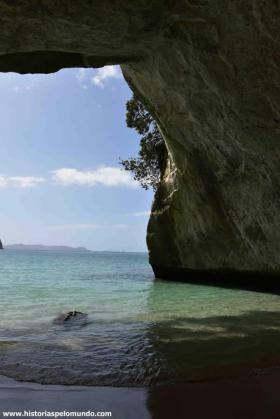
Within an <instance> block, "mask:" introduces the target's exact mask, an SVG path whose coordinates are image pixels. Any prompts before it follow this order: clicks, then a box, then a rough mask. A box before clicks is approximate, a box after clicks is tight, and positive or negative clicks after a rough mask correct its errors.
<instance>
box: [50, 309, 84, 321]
mask: <svg viewBox="0 0 280 419" xmlns="http://www.w3.org/2000/svg"><path fill="white" fill-rule="evenodd" d="M87 318H88V315H87V314H86V313H82V312H80V311H76V310H73V311H68V312H67V313H63V314H60V315H59V316H58V317H57V318H56V319H54V321H53V323H54V324H65V323H67V324H68V323H69V324H70V323H71V324H72V323H73V324H74V323H75V324H76V323H77V324H80V323H81V322H82V323H84V321H86V320H87Z"/></svg>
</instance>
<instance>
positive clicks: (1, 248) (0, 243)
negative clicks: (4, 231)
mask: <svg viewBox="0 0 280 419" xmlns="http://www.w3.org/2000/svg"><path fill="white" fill-rule="evenodd" d="M3 249H4V247H3V244H2V241H1V240H0V250H3Z"/></svg>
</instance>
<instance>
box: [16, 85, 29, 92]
mask: <svg viewBox="0 0 280 419" xmlns="http://www.w3.org/2000/svg"><path fill="white" fill-rule="evenodd" d="M31 89H32V85H31V84H21V85H20V86H19V85H15V86H13V91H14V92H15V93H19V92H28V91H29V90H31Z"/></svg>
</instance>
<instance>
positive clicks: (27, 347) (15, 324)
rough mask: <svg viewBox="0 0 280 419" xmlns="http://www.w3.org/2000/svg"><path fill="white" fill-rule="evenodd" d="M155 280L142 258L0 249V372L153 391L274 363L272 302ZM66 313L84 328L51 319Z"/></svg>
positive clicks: (279, 327) (276, 324)
mask: <svg viewBox="0 0 280 419" xmlns="http://www.w3.org/2000/svg"><path fill="white" fill-rule="evenodd" d="M171 279H172V281H163V280H155V279H154V277H153V273H152V270H151V267H150V265H149V263H148V256H147V254H145V253H105V252H104V253H101V252H100V253H98V252H96V253H95V252H93V253H70V252H62V251H60V252H52V251H24V250H21V251H19V250H18V251H17V250H4V251H1V252H0V295H1V315H0V374H2V375H6V376H8V377H12V378H15V379H18V380H25V381H34V382H39V383H51V384H66V385H70V384H75V385H76V384H82V385H111V386H151V385H157V384H166V383H174V382H182V381H188V380H191V379H193V377H195V376H196V375H197V374H198V375H200V376H201V374H202V375H203V373H204V372H205V371H208V370H209V369H211V368H213V367H215V368H216V367H223V366H225V365H236V364H242V363H248V362H254V361H261V360H267V359H273V358H275V357H277V356H278V355H279V353H280V352H279V350H280V315H279V314H280V305H279V299H280V297H279V296H278V295H273V294H264V293H258V292H252V291H244V290H230V289H223V288H218V287H210V286H202V285H193V284H192V285H191V284H187V283H180V282H176V278H171ZM69 310H78V311H81V312H83V313H87V314H88V318H87V320H86V321H85V322H82V323H79V322H77V323H76V322H75V321H74V322H69V323H68V322H62V323H61V324H55V323H54V319H55V318H57V316H59V315H61V314H62V313H65V312H68V311H69Z"/></svg>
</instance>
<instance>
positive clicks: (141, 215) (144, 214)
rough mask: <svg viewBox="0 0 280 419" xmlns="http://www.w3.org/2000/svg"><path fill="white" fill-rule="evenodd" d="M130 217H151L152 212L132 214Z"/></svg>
mask: <svg viewBox="0 0 280 419" xmlns="http://www.w3.org/2000/svg"><path fill="white" fill-rule="evenodd" d="M128 215H132V216H133V217H149V216H150V215H151V211H139V212H132V213H131V214H128Z"/></svg>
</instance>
